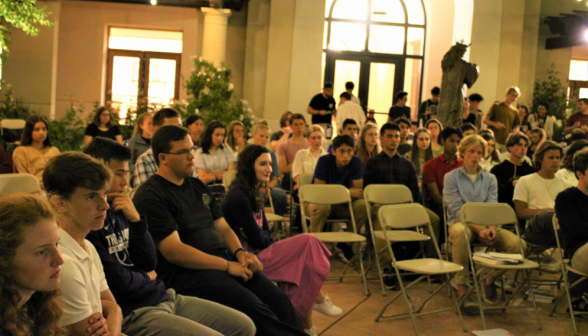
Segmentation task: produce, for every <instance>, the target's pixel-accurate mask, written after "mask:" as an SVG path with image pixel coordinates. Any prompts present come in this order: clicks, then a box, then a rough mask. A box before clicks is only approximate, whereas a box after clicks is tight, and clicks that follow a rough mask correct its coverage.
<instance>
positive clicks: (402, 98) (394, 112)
mask: <svg viewBox="0 0 588 336" xmlns="http://www.w3.org/2000/svg"><path fill="white" fill-rule="evenodd" d="M407 101H408V92H404V91H400V92H398V93H397V94H396V104H394V105H393V106H392V107H391V108H390V111H389V112H388V122H393V121H394V120H396V119H398V118H400V117H405V118H408V120H410V107H408V106H406V102H407Z"/></svg>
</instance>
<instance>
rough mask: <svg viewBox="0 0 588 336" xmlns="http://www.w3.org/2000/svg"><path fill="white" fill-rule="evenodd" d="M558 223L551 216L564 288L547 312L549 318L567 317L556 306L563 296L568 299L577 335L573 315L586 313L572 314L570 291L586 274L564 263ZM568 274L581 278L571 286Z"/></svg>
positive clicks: (586, 277)
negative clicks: (556, 316) (571, 273)
mask: <svg viewBox="0 0 588 336" xmlns="http://www.w3.org/2000/svg"><path fill="white" fill-rule="evenodd" d="M558 230H559V222H558V220H557V217H556V216H555V215H554V216H553V231H554V232H555V241H556V242H557V249H558V250H559V253H560V259H559V262H560V264H561V269H562V277H563V286H564V290H562V292H561V293H560V294H559V295H558V297H557V298H556V299H555V302H554V303H553V306H552V308H551V311H550V312H549V316H553V314H559V315H567V313H559V312H558V311H557V306H558V305H559V303H560V302H561V300H562V299H563V298H564V295H565V296H566V297H567V298H568V309H569V310H570V311H569V314H570V317H571V318H572V326H573V327H574V335H576V336H577V335H578V328H577V327H576V318H575V316H574V314H578V315H588V313H585V312H574V308H573V307H572V298H571V296H570V289H572V288H574V287H576V286H578V285H579V284H581V283H582V282H584V281H585V280H586V279H588V274H586V273H582V272H580V271H578V270H577V269H575V268H573V267H572V265H571V261H570V264H566V263H565V262H564V260H565V259H564V251H563V249H562V248H561V244H560V242H559V232H558ZM568 272H573V273H576V274H577V275H579V276H580V277H581V278H580V279H578V280H576V281H575V282H574V283H573V284H571V285H570V282H569V279H568Z"/></svg>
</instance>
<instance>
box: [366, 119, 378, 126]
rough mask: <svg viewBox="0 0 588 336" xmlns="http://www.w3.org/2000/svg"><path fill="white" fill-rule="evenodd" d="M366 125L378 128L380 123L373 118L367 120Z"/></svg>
mask: <svg viewBox="0 0 588 336" xmlns="http://www.w3.org/2000/svg"><path fill="white" fill-rule="evenodd" d="M365 123H366V124H374V125H376V126H378V122H377V121H376V119H374V118H372V117H368V118H366V119H365Z"/></svg>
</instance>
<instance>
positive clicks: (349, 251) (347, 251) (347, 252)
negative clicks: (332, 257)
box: [337, 243, 355, 260]
mask: <svg viewBox="0 0 588 336" xmlns="http://www.w3.org/2000/svg"><path fill="white" fill-rule="evenodd" d="M337 247H338V248H339V249H341V251H343V255H344V256H345V258H346V259H347V260H351V259H353V256H354V255H355V253H353V248H352V247H351V246H349V245H347V244H346V243H338V244H337Z"/></svg>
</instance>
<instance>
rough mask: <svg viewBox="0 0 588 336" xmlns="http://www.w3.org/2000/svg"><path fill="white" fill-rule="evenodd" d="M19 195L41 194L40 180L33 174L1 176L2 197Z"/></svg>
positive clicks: (0, 190) (0, 189)
mask: <svg viewBox="0 0 588 336" xmlns="http://www.w3.org/2000/svg"><path fill="white" fill-rule="evenodd" d="M17 193H24V194H35V193H41V186H40V185H39V180H37V178H36V177H35V176H33V175H31V174H1V175H0V196H4V195H10V194H17Z"/></svg>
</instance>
